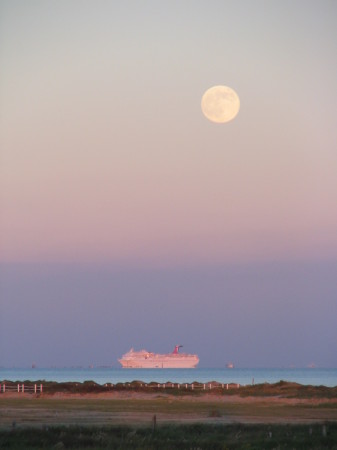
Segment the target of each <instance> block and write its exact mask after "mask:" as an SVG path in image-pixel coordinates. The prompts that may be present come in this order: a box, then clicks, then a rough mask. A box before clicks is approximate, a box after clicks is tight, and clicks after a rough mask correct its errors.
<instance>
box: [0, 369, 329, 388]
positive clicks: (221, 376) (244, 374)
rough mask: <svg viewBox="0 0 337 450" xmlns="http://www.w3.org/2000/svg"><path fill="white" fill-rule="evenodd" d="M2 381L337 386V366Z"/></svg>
mask: <svg viewBox="0 0 337 450" xmlns="http://www.w3.org/2000/svg"><path fill="white" fill-rule="evenodd" d="M0 380H2V381H3V380H8V381H26V380H30V381H37V380H45V381H57V382H64V381H78V382H83V381H87V380H93V381H95V382H96V383H99V384H104V383H113V384H116V383H118V382H122V383H124V382H131V381H134V380H140V381H144V382H145V383H150V382H151V381H156V382H158V383H165V382H167V381H171V382H173V383H192V382H194V381H197V382H200V383H207V382H209V381H218V382H219V383H239V384H241V385H247V384H252V383H255V384H258V383H265V382H267V383H277V382H278V381H281V380H283V381H292V382H296V383H300V384H304V385H313V386H320V385H324V386H329V387H334V386H337V369H317V368H315V369H236V368H234V369H122V368H120V369H116V368H93V369H89V368H62V369H58V368H57V369H54V368H53V369H40V368H35V369H4V368H0Z"/></svg>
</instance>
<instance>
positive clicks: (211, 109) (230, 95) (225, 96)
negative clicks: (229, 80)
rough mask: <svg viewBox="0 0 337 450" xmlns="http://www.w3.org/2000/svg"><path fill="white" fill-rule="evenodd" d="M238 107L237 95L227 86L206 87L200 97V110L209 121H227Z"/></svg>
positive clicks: (235, 113) (235, 112)
mask: <svg viewBox="0 0 337 450" xmlns="http://www.w3.org/2000/svg"><path fill="white" fill-rule="evenodd" d="M239 109H240V99H239V96H238V94H237V93H236V92H235V91H234V90H233V89H231V88H230V87H228V86H213V87H211V88H209V89H207V91H206V92H205V93H204V95H203V96H202V99H201V110H202V112H203V114H204V116H205V117H207V119H208V120H210V121H211V122H216V123H225V122H229V121H230V120H232V119H234V117H235V116H236V115H237V113H238V112H239Z"/></svg>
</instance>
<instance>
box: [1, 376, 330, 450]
mask: <svg viewBox="0 0 337 450" xmlns="http://www.w3.org/2000/svg"><path fill="white" fill-rule="evenodd" d="M137 383H138V384H135V385H128V386H125V385H122V386H119V387H118V388H116V387H114V389H112V388H111V386H110V387H108V388H106V387H105V388H104V389H103V388H102V387H101V386H98V385H95V383H92V382H87V383H83V384H81V383H74V384H73V383H68V384H62V385H58V386H57V385H54V384H50V385H49V386H48V385H47V387H45V388H44V390H43V393H42V394H27V393H22V392H20V393H18V392H13V391H10V390H9V391H6V392H5V393H1V394H0V448H6V449H7V448H8V449H10V448H13V449H14V448H15V449H21V448H25V449H39V448H59V449H62V448H71V449H72V448H83V449H95V450H96V449H103V448H138V449H154V448H161V449H171V448H182V449H185V448H186V449H187V448H188V449H192V448H199V449H208V448H214V449H218V448H219V449H220V448H221V449H227V448H228V449H240V448H246V449H253V448H254V449H255V448H256V449H263V448H274V449H276V448H277V449H282V448H294V449H295V448H296V449H300V448H302V449H310V448H313V449H314V448H315V449H323V448H324V449H325V448H331V449H337V392H336V388H324V387H317V388H316V387H303V386H300V385H294V384H292V383H284V382H282V383H277V384H276V385H258V386H253V387H247V388H240V389H238V388H237V387H236V388H234V387H233V388H231V389H224V388H222V387H221V386H218V387H217V388H216V389H214V390H212V391H211V390H209V391H204V390H199V391H196V390H194V391H191V390H190V388H189V387H186V389H172V388H170V389H167V388H163V387H162V386H158V385H153V386H152V387H151V388H147V389H144V388H143V387H142V386H141V384H140V382H137ZM262 443H263V445H262Z"/></svg>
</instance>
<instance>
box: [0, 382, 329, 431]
mask: <svg viewBox="0 0 337 450" xmlns="http://www.w3.org/2000/svg"><path fill="white" fill-rule="evenodd" d="M154 416H155V420H156V423H157V424H158V425H159V424H160V423H162V424H164V423H197V422H198V423H255V424H257V423H317V422H319V423H321V422H326V421H329V422H337V398H282V397H280V396H269V397H259V396H252V397H249V396H248V397H242V396H239V395H230V396H229V395H217V394H209V393H203V394H200V395H198V396H195V395H184V396H175V395H171V394H168V393H158V392H153V393H144V392H134V391H123V392H104V393H64V392H56V393H53V394H48V393H43V394H26V393H17V392H6V393H2V394H0V427H1V428H2V429H8V428H14V427H20V426H42V427H43V426H52V425H100V426H102V425H112V424H115V425H117V424H128V425H134V426H144V425H150V424H151V423H152V422H153V420H154Z"/></svg>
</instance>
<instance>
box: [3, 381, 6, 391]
mask: <svg viewBox="0 0 337 450" xmlns="http://www.w3.org/2000/svg"><path fill="white" fill-rule="evenodd" d="M3 392H6V384H5V383H4V385H3Z"/></svg>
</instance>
